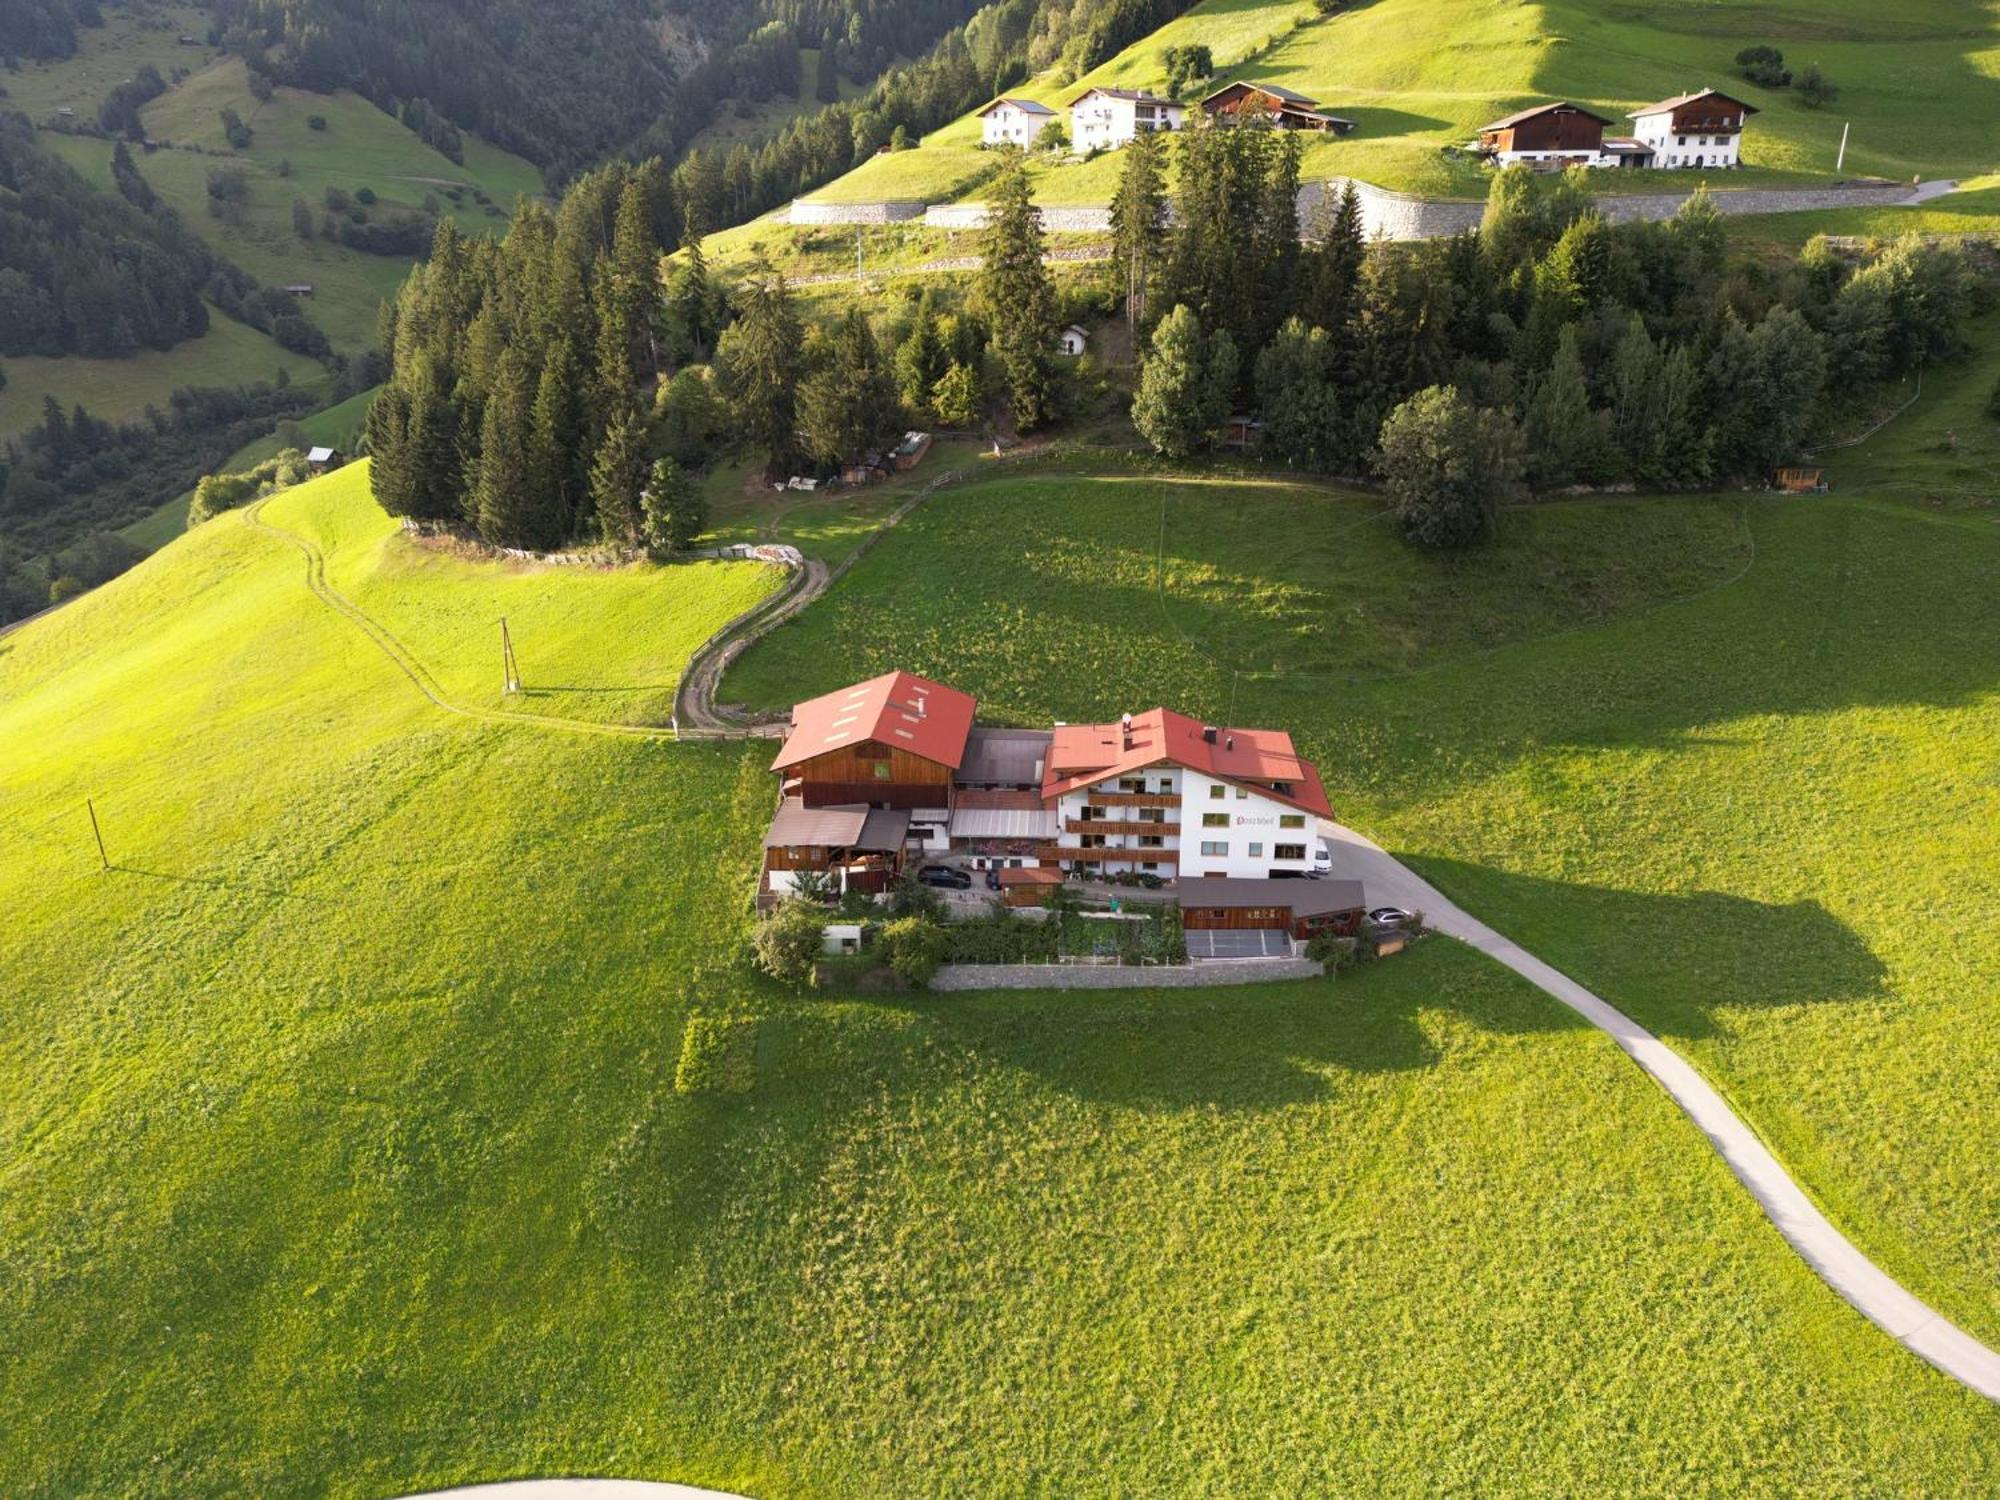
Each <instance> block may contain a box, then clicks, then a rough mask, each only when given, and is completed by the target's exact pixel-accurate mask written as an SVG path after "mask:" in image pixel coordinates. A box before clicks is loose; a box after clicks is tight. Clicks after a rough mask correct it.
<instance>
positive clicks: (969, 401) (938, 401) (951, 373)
mask: <svg viewBox="0 0 2000 1500" xmlns="http://www.w3.org/2000/svg"><path fill="white" fill-rule="evenodd" d="M985 406H986V393H985V391H984V390H983V389H982V388H981V385H980V381H979V371H978V370H977V369H976V368H975V367H974V366H972V365H964V364H959V363H958V362H957V361H956V360H954V361H953V362H952V366H951V368H950V369H948V370H946V371H945V372H944V375H943V376H942V377H941V378H940V379H939V380H938V383H937V384H936V385H935V386H934V387H932V389H931V410H932V411H933V412H934V413H935V414H936V416H937V419H938V422H939V424H940V425H941V426H944V427H955V428H958V429H961V430H965V429H970V428H973V427H977V426H978V425H979V423H980V420H981V418H982V417H983V416H984V415H985Z"/></svg>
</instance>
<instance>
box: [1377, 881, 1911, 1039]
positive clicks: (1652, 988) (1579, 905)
mask: <svg viewBox="0 0 2000 1500" xmlns="http://www.w3.org/2000/svg"><path fill="white" fill-rule="evenodd" d="M1408 862H1409V863H1410V864H1411V865H1412V866H1413V867H1415V868H1418V869H1420V870H1421V871H1422V872H1423V874H1424V875H1425V876H1426V877H1427V878H1429V879H1430V880H1431V881H1432V882H1433V883H1434V884H1435V885H1437V886H1438V888H1439V889H1441V890H1442V891H1444V893H1445V894H1446V895H1448V896H1450V897H1451V898H1452V899H1453V900H1454V901H1456V902H1457V903H1458V904H1459V905H1460V906H1462V907H1464V908H1465V909H1466V910H1467V911H1469V912H1471V913H1472V914H1473V915H1474V916H1476V917H1478V918H1479V919H1480V920H1481V921H1483V922H1486V923H1487V924H1489V925H1490V926H1492V927H1494V928H1496V929H1498V930H1499V931H1500V932H1502V933H1504V934H1505V935H1506V936H1508V937H1510V938H1512V939H1513V940H1514V941H1515V942H1517V943H1519V944H1520V945H1521V946H1522V947H1523V948H1526V949H1527V950H1528V951H1529V952H1530V953H1533V954H1534V955H1535V956H1536V957H1537V958H1540V959H1542V960H1544V961H1545V962H1547V963H1550V964H1553V965H1555V967H1557V968H1558V969H1560V970H1562V971H1563V972H1564V973H1565V974H1567V975H1569V976H1570V978H1572V979H1574V980H1576V981H1577V982H1578V983H1579V984H1582V985H1584V986H1585V987H1587V988H1589V989H1591V990H1592V991H1594V992H1595V993H1596V994H1598V995H1599V996H1600V997H1602V998H1603V999H1604V1000H1606V1001H1608V1002H1609V1003H1610V1004H1612V1005H1614V1006H1616V1007H1617V1008H1618V1009H1620V1010H1622V1011H1624V1012H1625V1013H1626V1014H1627V1015H1629V1016H1631V1017H1632V1018H1633V1019H1634V1020H1635V1021H1638V1022H1639V1023H1640V1024H1641V1025H1643V1026H1645V1027H1646V1028H1647V1029H1649V1030H1651V1031H1654V1032H1657V1033H1658V1034H1659V1035H1661V1036H1663V1037H1666V1038H1668V1039H1674V1038H1687V1039H1699V1038H1703V1037H1713V1036H1723V1035H1727V1034H1728V1031H1729V1027H1728V1024H1727V1019H1726V1015H1725V1014H1723V1013H1726V1012H1728V1011H1732V1010H1743V1009H1747V1008H1751V1007H1756V1008H1763V1009H1775V1008H1779V1007H1785V1006H1798V1005H1828V1004H1855V1003H1860V1002H1866V1001H1872V1000H1879V999H1881V998H1883V997H1884V996H1886V995H1888V994H1889V993H1890V991H1889V988H1888V985H1887V978H1888V969H1887V967H1886V966H1885V965H1884V964H1883V963H1882V961H1881V959H1879V958H1877V957H1876V956H1875V953H1874V950H1873V949H1871V948H1870V947H1869V946H1868V944H1867V942H1866V941H1864V940H1863V939H1862V937H1861V936H1860V934H1858V933H1857V932H1855V931H1854V929H1853V928H1851V927H1849V926H1848V925H1847V924H1846V923H1845V922H1843V921H1841V920H1840V918H1838V917H1836V916H1835V915H1833V913H1832V912H1830V911H1828V910H1827V909H1826V907H1825V906H1824V905H1822V904H1821V903H1820V902H1818V901H1814V900H1810V899H1807V900H1801V901H1793V902H1787V903H1783V904H1779V903H1773V902H1765V901H1754V900H1751V899H1749V898H1748V897H1744V896H1738V895H1733V894H1731V893H1729V892H1727V891H1690V892H1687V893H1685V894H1681V895H1661V894H1655V893H1650V892H1644V891H1625V890H1612V889H1607V888H1605V887H1603V886H1589V885H1573V884H1569V883H1567V882H1564V881H1559V880H1543V879H1539V878H1537V877H1534V876H1528V875H1513V874H1508V873H1505V872H1503V871H1498V870H1494V869H1491V868H1488V867H1485V866H1480V865H1472V864H1466V863H1464V862H1461V861H1458V860H1452V859H1434V858H1425V859H1414V858H1412V859H1410V860H1409V861H1408Z"/></svg>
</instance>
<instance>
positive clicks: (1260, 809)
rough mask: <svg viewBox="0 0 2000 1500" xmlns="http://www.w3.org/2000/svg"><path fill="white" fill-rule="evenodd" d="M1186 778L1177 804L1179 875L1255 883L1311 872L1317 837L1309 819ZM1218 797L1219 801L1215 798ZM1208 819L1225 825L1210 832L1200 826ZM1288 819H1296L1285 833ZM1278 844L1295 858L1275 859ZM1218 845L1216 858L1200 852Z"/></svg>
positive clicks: (1241, 791)
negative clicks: (1294, 849)
mask: <svg viewBox="0 0 2000 1500" xmlns="http://www.w3.org/2000/svg"><path fill="white" fill-rule="evenodd" d="M1185 776H1186V780H1187V788H1186V791H1185V793H1184V795H1183V796H1182V799H1181V849H1182V853H1181V873H1182V874H1184V875H1228V876H1237V877H1243V878H1246V879H1258V878H1261V877H1265V876H1269V875H1279V874H1288V873H1296V872H1303V871H1306V870H1310V869H1311V868H1312V854H1313V844H1314V843H1315V842H1316V841H1317V840H1318V837H1319V835H1318V832H1317V830H1316V828H1315V825H1314V819H1313V817H1312V815H1311V814H1310V813H1302V812H1300V811H1299V810H1298V809H1297V808H1296V807H1292V806H1290V805H1288V804H1287V803H1283V802H1280V801H1278V800H1277V799H1276V798H1274V797H1265V796H1260V795H1259V794H1258V793H1256V792H1247V791H1246V789H1245V788H1242V787H1237V786H1232V785H1230V784H1229V783H1227V782H1222V781H1217V780H1214V779H1213V778H1211V777H1208V776H1204V775H1202V774H1201V773H1200V772H1198V771H1188V772H1186V773H1185ZM1218 791H1219V792H1220V793H1221V795H1220V796H1218V795H1216V793H1217V792H1218ZM1209 817H1221V818H1225V819H1227V823H1226V825H1225V826H1223V827H1220V828H1211V827H1208V826H1206V825H1205V823H1204V821H1203V820H1204V818H1209ZM1286 819H1296V820H1297V826H1296V827H1291V828H1287V827H1286V826H1285V820H1286ZM1279 844H1288V845H1289V844H1296V845H1297V846H1298V849H1299V857H1298V858H1297V859H1279V858H1278V857H1277V853H1276V849H1277V846H1278V845H1279ZM1218 845H1219V846H1220V847H1221V852H1219V853H1217V852H1207V853H1204V852H1203V850H1204V846H1211V847H1212V846H1218Z"/></svg>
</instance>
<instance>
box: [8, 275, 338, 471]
mask: <svg viewBox="0 0 2000 1500" xmlns="http://www.w3.org/2000/svg"><path fill="white" fill-rule="evenodd" d="M0 368H4V369H5V370H6V372H7V385H6V388H5V389H4V390H0V439H5V438H8V437H11V436H13V435H15V434H16V433H19V432H21V431H22V430H23V429H25V428H28V427H32V426H34V425H35V423H37V422H39V421H40V420H41V416H42V399H43V398H44V397H45V396H54V397H55V398H56V400H58V401H60V402H61V403H62V404H63V406H64V407H65V408H68V407H71V406H74V405H76V404H77V403H78V402H82V403H83V405H84V406H86V407H88V408H89V409H90V411H91V412H92V413H94V414H95V415H97V416H100V417H104V418H106V419H108V420H111V421H117V422H126V421H133V420H136V419H137V418H139V417H141V416H143V415H144V414H145V411H146V408H147V407H148V406H149V405H151V406H158V407H160V408H162V409H164V408H165V407H166V404H167V398H168V397H169V396H170V395H172V394H173V393H174V392H175V391H177V390H179V389H180V388H181V387H182V386H216V385H220V386H235V385H246V384H252V383H254V382H256V381H260V380H275V379H276V378H277V374H278V372H279V371H280V370H283V371H284V372H285V374H286V375H287V376H289V377H290V379H291V382H292V384H294V385H295V386H298V387H300V388H301V389H303V390H318V389H322V388H324V387H326V386H327V385H329V384H330V383H331V377H330V376H329V375H328V374H327V371H326V367H325V366H324V365H322V364H320V362H319V361H318V360H315V359H308V358H307V357H306V356H304V355H302V354H294V353H292V352H291V351H290V350H289V349H286V348H284V347H282V346H281V345H280V344H279V343H278V342H277V341H276V340H275V339H273V338H271V337H270V335H268V334H264V333H259V332H258V331H257V330H256V329H254V328H251V327H248V326H246V325H244V324H242V323H238V322H236V321H234V320H233V319H231V318H227V317H225V316H223V314H222V313H220V312H218V311H217V310H216V309H215V308H213V307H211V308H210V309H209V320H208V332H207V333H205V334H203V335H202V336H201V337H200V338H198V339H190V340H188V341H187V342H185V343H181V344H176V345H175V346H174V347H173V348H172V349H169V350H166V351H165V352H161V351H159V350H154V349H147V350H142V351H141V352H140V353H138V354H134V355H131V356H129V357H127V358H125V359H83V358H80V357H78V356H75V355H68V356H65V357H63V358H61V359H51V358H46V357H43V356H39V355H33V356H27V357H22V358H14V359H8V360H5V361H0Z"/></svg>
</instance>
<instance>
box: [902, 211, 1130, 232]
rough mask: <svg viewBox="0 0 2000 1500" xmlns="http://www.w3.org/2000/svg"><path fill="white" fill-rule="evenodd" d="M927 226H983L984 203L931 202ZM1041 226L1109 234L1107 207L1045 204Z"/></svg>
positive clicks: (975, 227)
mask: <svg viewBox="0 0 2000 1500" xmlns="http://www.w3.org/2000/svg"><path fill="white" fill-rule="evenodd" d="M924 227H925V228H927V229H984V228H985V227H986V205H985V204H984V203H933V204H932V205H931V206H930V207H929V208H927V209H925V210H924ZM1042 228H1043V229H1045V230H1047V231H1049V232H1050V233H1051V234H1109V233H1110V232H1111V210H1110V209H1108V208H1044V209H1043V210H1042Z"/></svg>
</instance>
